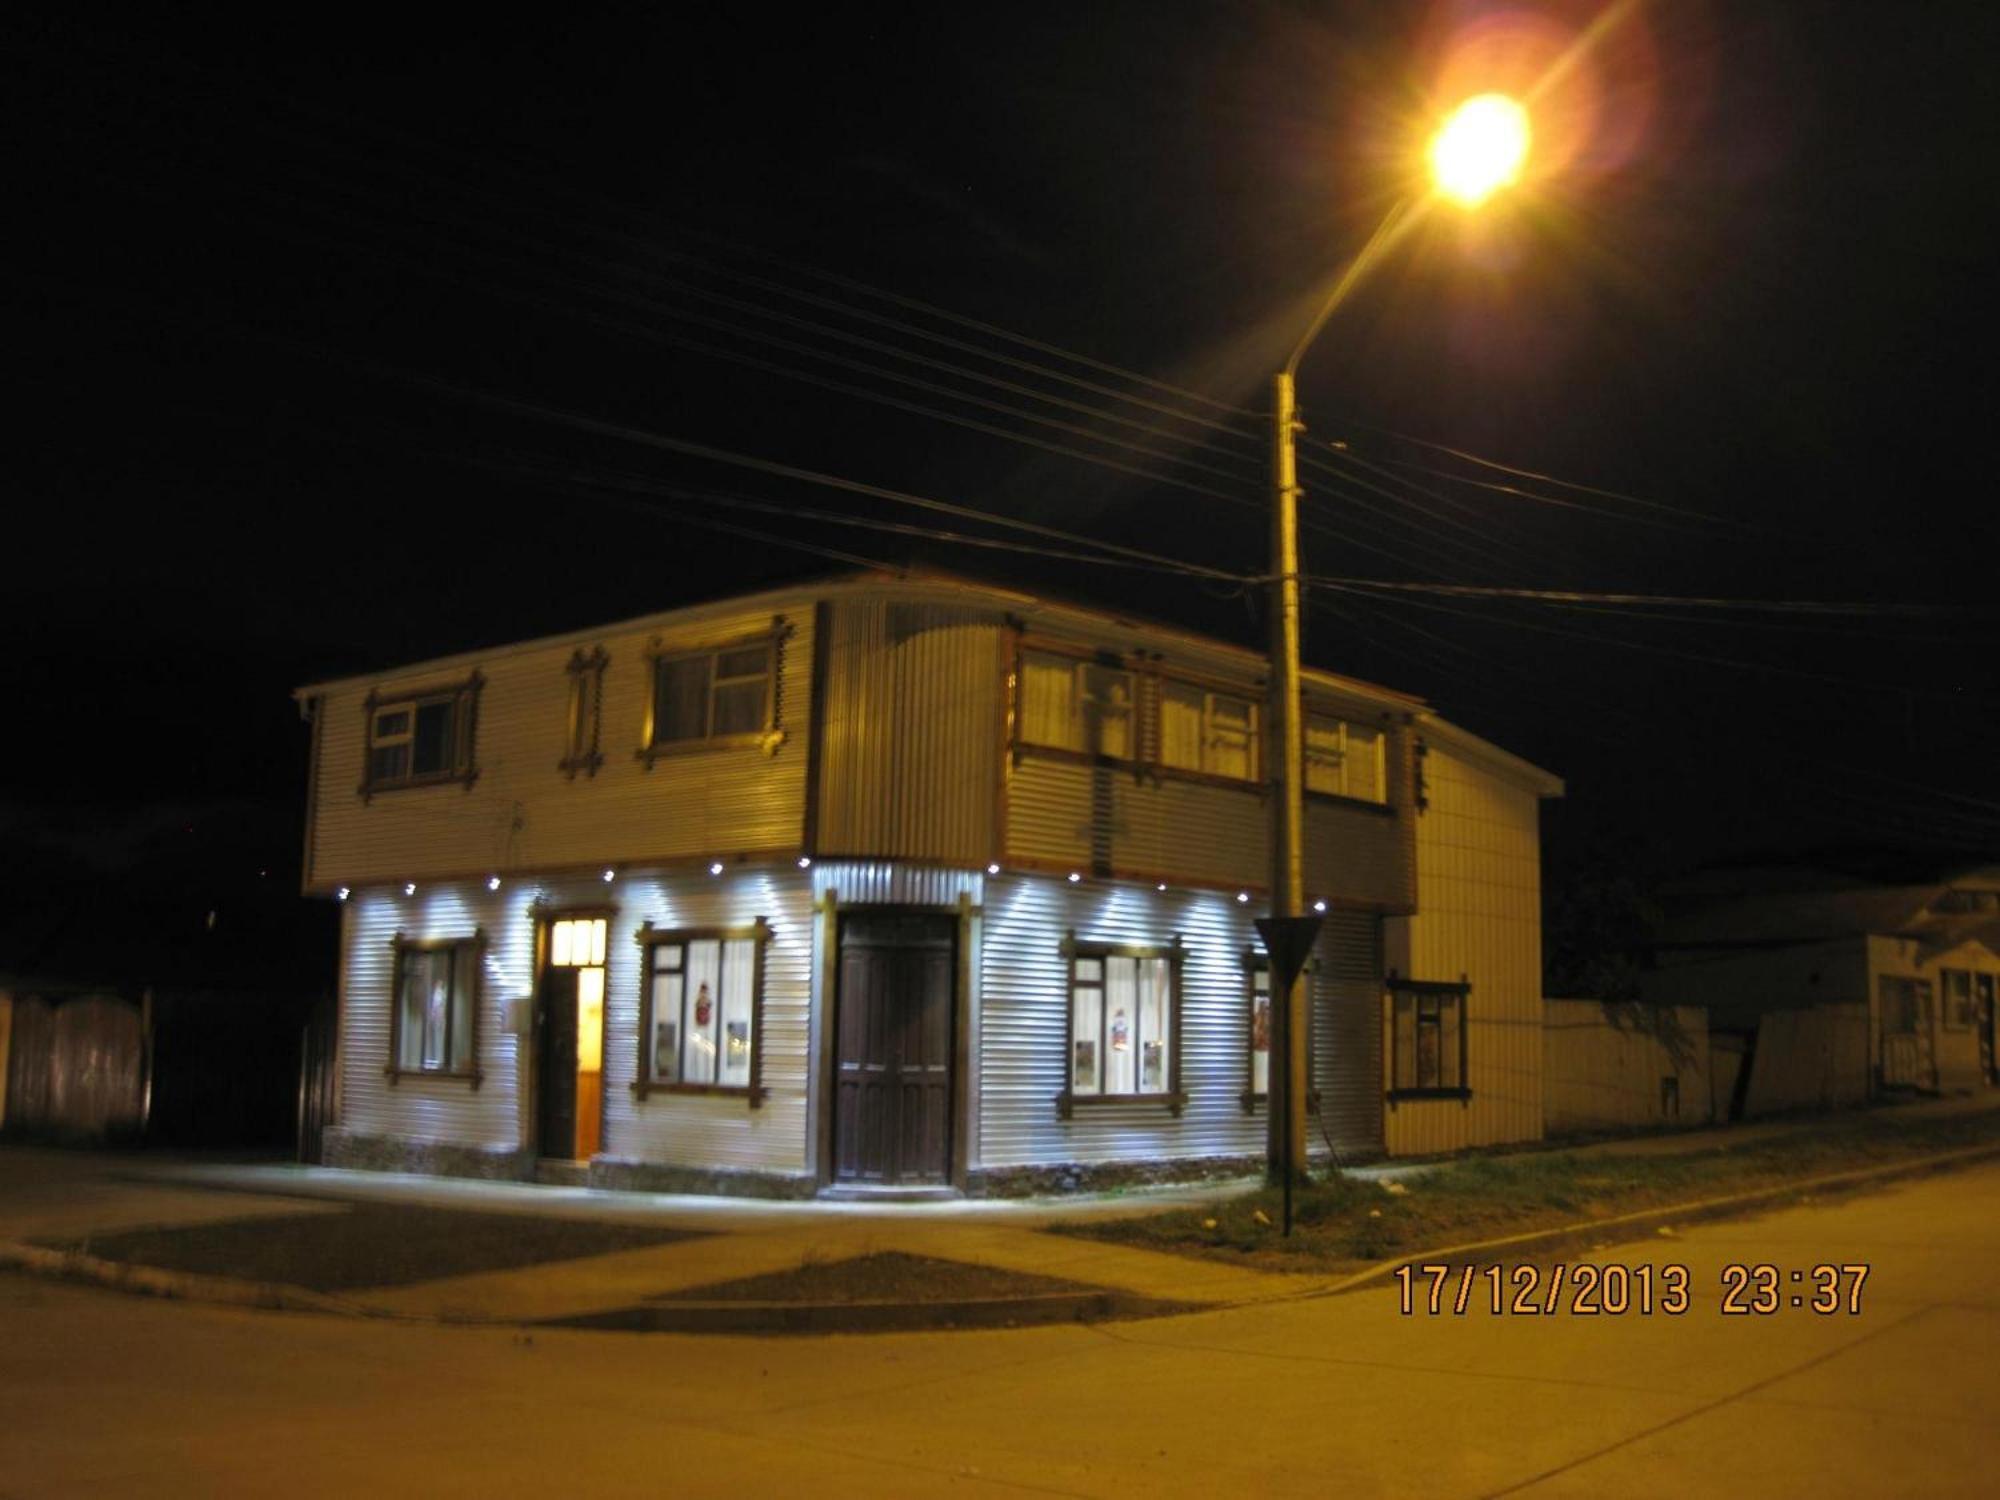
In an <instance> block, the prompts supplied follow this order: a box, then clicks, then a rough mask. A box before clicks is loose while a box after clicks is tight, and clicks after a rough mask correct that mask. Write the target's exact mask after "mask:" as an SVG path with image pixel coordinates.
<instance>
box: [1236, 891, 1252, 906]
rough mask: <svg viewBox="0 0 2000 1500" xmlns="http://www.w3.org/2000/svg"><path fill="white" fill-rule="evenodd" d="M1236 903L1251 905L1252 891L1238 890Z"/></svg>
mask: <svg viewBox="0 0 2000 1500" xmlns="http://www.w3.org/2000/svg"><path fill="white" fill-rule="evenodd" d="M1236 904H1237V905H1238V906H1247V905H1249V904H1250V893H1249V892H1248V891H1238V892H1237V893H1236Z"/></svg>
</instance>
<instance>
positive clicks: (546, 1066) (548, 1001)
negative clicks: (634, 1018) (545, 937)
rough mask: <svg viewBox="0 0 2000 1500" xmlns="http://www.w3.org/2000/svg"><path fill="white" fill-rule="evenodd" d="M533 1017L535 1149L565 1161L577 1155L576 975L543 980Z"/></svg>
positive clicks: (558, 973)
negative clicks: (535, 1031) (534, 1033)
mask: <svg viewBox="0 0 2000 1500" xmlns="http://www.w3.org/2000/svg"><path fill="white" fill-rule="evenodd" d="M535 1011H536V1030H537V1033H538V1041H537V1044H536V1047H535V1055H536V1068H535V1099H536V1115H537V1133H536V1149H537V1150H538V1151H539V1152H540V1154H541V1155H543V1156H553V1157H558V1158H560V1159H562V1160H564V1161H568V1160H570V1159H571V1158H573V1157H574V1156H575V1155H576V970H575V969H549V970H548V971H546V972H545V973H544V974H543V975H542V988H541V994H540V997H539V1000H538V1003H537V1004H536V1006H535Z"/></svg>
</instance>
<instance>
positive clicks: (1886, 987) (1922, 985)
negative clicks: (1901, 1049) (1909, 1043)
mask: <svg viewBox="0 0 2000 1500" xmlns="http://www.w3.org/2000/svg"><path fill="white" fill-rule="evenodd" d="M1877 988H1878V991H1879V996H1880V999H1881V1011H1882V1030H1883V1032H1884V1033H1885V1034H1888V1035H1891V1036H1911V1035H1915V1034H1917V1033H1919V1032H1924V1031H1928V1030H1930V1022H1931V982H1930V981H1929V980H1928V979H1905V978H1903V977H1901V976H1900V975H1896V974H1884V975H1883V976H1882V977H1881V979H1880V980H1879V981H1878V984H1877Z"/></svg>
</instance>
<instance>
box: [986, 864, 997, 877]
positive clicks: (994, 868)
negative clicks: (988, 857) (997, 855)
mask: <svg viewBox="0 0 2000 1500" xmlns="http://www.w3.org/2000/svg"><path fill="white" fill-rule="evenodd" d="M986 873H987V874H988V875H998V874H999V873H1000V867H999V866H998V865H988V866H987V867H986Z"/></svg>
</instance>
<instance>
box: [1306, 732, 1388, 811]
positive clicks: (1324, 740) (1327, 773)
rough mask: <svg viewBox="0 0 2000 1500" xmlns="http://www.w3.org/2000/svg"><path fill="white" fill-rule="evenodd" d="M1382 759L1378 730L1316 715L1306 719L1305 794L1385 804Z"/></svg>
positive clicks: (1381, 742)
mask: <svg viewBox="0 0 2000 1500" xmlns="http://www.w3.org/2000/svg"><path fill="white" fill-rule="evenodd" d="M1382 758H1383V734H1382V731H1381V730H1380V729H1379V728H1376V727H1374V726H1372V725H1367V724H1350V723H1348V722H1347V721H1346V720H1344V719H1332V718H1325V717H1323V716H1321V715H1319V714H1308V715H1307V716H1306V734H1305V761H1306V790H1307V791H1309V792H1331V793H1333V794H1334V795H1335V796H1337V797H1358V798H1360V799H1361V800H1362V801H1364V802H1386V801H1387V800H1388V783H1387V778H1386V777H1385V775H1384V774H1383V764H1382Z"/></svg>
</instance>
